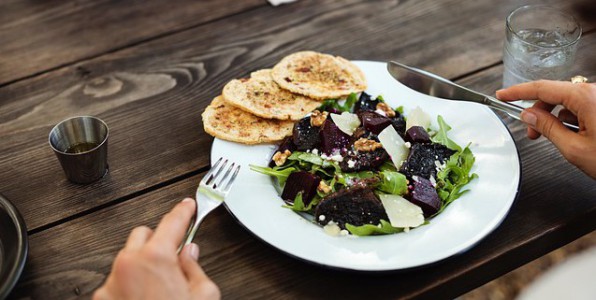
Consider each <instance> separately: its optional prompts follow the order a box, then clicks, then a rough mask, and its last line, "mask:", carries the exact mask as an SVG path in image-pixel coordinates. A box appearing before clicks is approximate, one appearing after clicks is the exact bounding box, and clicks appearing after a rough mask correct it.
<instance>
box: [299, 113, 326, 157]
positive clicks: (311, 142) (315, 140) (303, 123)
mask: <svg viewBox="0 0 596 300" xmlns="http://www.w3.org/2000/svg"><path fill="white" fill-rule="evenodd" d="M319 131H320V128H319V127H315V126H312V125H310V117H305V118H303V119H302V120H300V121H298V123H296V124H294V130H293V133H292V140H293V142H294V144H295V145H296V149H298V150H300V151H306V150H308V149H313V148H316V147H317V146H319V143H320V137H319Z"/></svg>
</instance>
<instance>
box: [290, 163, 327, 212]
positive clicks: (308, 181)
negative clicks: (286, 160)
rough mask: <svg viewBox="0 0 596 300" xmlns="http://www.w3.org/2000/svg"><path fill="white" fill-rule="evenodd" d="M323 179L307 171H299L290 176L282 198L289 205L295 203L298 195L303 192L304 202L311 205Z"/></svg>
mask: <svg viewBox="0 0 596 300" xmlns="http://www.w3.org/2000/svg"><path fill="white" fill-rule="evenodd" d="M320 181H321V178H319V176H316V175H314V174H311V173H309V172H306V171H298V172H294V173H292V174H290V176H288V180H286V185H285V186H284V190H283V192H282V193H281V198H282V199H284V200H285V201H287V202H289V203H294V199H296V195H298V193H300V192H302V202H303V203H304V205H305V206H306V205H309V204H310V201H312V198H314V197H315V195H316V194H317V187H318V186H319V182H320Z"/></svg>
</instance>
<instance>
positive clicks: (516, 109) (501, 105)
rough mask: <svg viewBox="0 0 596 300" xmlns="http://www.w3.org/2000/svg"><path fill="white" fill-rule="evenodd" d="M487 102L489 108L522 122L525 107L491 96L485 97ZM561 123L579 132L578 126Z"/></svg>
mask: <svg viewBox="0 0 596 300" xmlns="http://www.w3.org/2000/svg"><path fill="white" fill-rule="evenodd" d="M485 100H486V102H485V103H486V104H487V105H488V106H490V107H492V108H495V109H498V110H500V111H503V112H505V113H507V114H508V115H510V116H511V117H512V118H514V119H516V120H521V112H522V111H523V110H524V108H523V107H521V106H518V105H515V104H511V103H508V102H503V101H500V100H498V99H496V98H494V97H490V96H485ZM561 123H563V125H565V127H567V128H569V129H570V130H572V131H574V132H578V131H579V127H578V126H577V125H574V124H570V123H567V122H561Z"/></svg>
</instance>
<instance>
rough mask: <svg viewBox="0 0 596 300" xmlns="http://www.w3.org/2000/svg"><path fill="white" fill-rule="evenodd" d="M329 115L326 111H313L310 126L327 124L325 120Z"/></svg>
mask: <svg viewBox="0 0 596 300" xmlns="http://www.w3.org/2000/svg"><path fill="white" fill-rule="evenodd" d="M328 114H329V113H328V112H326V111H324V112H320V111H319V110H315V111H313V112H312V113H311V114H310V125H311V126H316V127H319V126H321V125H323V123H325V120H327V115H328Z"/></svg>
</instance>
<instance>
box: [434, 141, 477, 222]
mask: <svg viewBox="0 0 596 300" xmlns="http://www.w3.org/2000/svg"><path fill="white" fill-rule="evenodd" d="M469 146H470V145H469V144H468V145H467V146H466V147H465V148H464V149H463V150H462V151H459V152H456V153H455V154H453V155H452V156H451V157H450V158H449V160H447V161H446V162H445V168H443V169H442V170H440V171H439V172H438V173H437V193H438V194H439V197H440V198H441V200H442V202H443V203H442V204H441V209H440V210H439V211H438V212H437V214H439V213H441V212H442V211H443V210H444V209H445V208H446V207H447V206H448V205H449V204H451V202H453V201H454V200H455V199H457V198H459V197H461V196H462V195H463V194H465V193H466V192H467V191H468V190H462V188H463V187H464V186H465V185H466V184H468V183H469V182H470V181H472V180H473V179H474V178H478V175H477V174H475V173H472V174H470V171H471V169H472V165H473V164H474V161H475V160H476V158H475V157H474V154H472V151H471V150H470V147H469Z"/></svg>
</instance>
